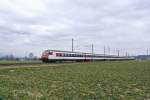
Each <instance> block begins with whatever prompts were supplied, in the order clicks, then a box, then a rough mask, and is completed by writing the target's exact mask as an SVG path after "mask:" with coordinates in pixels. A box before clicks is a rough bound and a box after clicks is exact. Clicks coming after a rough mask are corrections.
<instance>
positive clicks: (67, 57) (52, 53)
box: [41, 50, 134, 62]
mask: <svg viewBox="0 0 150 100" xmlns="http://www.w3.org/2000/svg"><path fill="white" fill-rule="evenodd" d="M41 60H42V61H43V62H64V61H76V62H83V61H105V60H134V58H132V57H123V56H122V57H121V56H113V55H104V54H92V53H84V52H71V51H61V50H45V51H44V52H43V53H42V57H41Z"/></svg>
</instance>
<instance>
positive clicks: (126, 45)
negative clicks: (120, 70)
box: [0, 0, 150, 56]
mask: <svg viewBox="0 0 150 100" xmlns="http://www.w3.org/2000/svg"><path fill="white" fill-rule="evenodd" d="M71 38H74V39H75V41H74V45H75V47H74V48H75V50H76V51H85V52H90V51H91V44H92V43H93V44H94V48H95V52H96V53H103V47H104V45H105V46H106V47H108V46H109V47H110V49H111V53H112V54H115V53H116V50H117V49H120V50H121V52H122V54H124V53H125V52H126V51H128V52H130V54H143V53H146V49H147V48H148V47H149V48H150V0H0V53H6V54H8V53H9V54H10V53H12V54H14V55H21V56H24V55H25V52H27V53H29V52H33V53H34V54H35V55H38V56H39V55H40V54H41V52H42V51H43V50H45V49H59V50H71Z"/></svg>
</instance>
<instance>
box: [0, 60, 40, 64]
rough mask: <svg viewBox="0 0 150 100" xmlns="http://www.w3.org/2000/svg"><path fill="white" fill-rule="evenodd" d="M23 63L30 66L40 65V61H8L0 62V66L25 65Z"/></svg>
mask: <svg viewBox="0 0 150 100" xmlns="http://www.w3.org/2000/svg"><path fill="white" fill-rule="evenodd" d="M25 63H27V64H28V63H29V64H32V63H42V62H41V61H38V60H37V61H11V60H10V61H9V60H1V61H0V64H3V65H5V64H25Z"/></svg>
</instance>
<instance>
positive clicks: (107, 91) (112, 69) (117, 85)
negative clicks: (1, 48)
mask: <svg viewBox="0 0 150 100" xmlns="http://www.w3.org/2000/svg"><path fill="white" fill-rule="evenodd" d="M0 100H150V62H132V61H131V62H128V61H125V62H119V61H118V62H116V61H115V62H94V63H81V64H60V65H57V66H49V65H48V66H47V67H36V68H8V69H0Z"/></svg>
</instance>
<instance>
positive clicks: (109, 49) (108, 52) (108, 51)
mask: <svg viewBox="0 0 150 100" xmlns="http://www.w3.org/2000/svg"><path fill="white" fill-rule="evenodd" d="M108 55H110V47H109V46H108Z"/></svg>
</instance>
